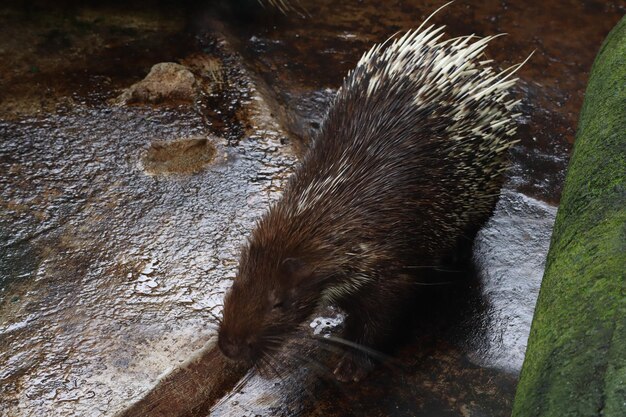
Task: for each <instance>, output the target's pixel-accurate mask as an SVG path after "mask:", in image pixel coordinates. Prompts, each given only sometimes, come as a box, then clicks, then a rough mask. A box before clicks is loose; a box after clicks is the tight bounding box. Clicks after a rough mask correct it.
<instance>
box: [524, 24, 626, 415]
mask: <svg viewBox="0 0 626 417" xmlns="http://www.w3.org/2000/svg"><path fill="white" fill-rule="evenodd" d="M513 416H514V417H531V416H542V417H543V416H555V417H556V416H558V417H566V416H576V417H585V416H604V417H624V416H626V17H625V18H623V19H622V20H621V21H620V22H619V23H618V24H617V26H616V27H615V28H614V29H613V30H612V31H611V33H610V34H609V35H608V37H607V39H606V40H605V41H604V44H603V45H602V47H601V49H600V52H599V53H598V56H597V57H596V60H595V62H594V64H593V67H592V70H591V75H590V79H589V85H588V87H587V91H586V95H585V101H584V104H583V109H582V113H581V116H580V122H579V127H578V133H577V135H576V142H575V145H574V152H573V155H572V159H571V162H570V166H569V171H568V173H567V177H566V180H565V187H564V189H563V195H562V199H561V205H560V207H559V211H558V214H557V219H556V224H555V227H554V234H553V237H552V243H551V246H550V251H549V253H548V260H547V264H546V272H545V275H544V279H543V283H542V285H541V291H540V294H539V300H538V302H537V308H536V311H535V317H534V320H533V325H532V328H531V333H530V339H529V343H528V350H527V353H526V359H525V362H524V366H523V368H522V374H521V379H520V382H519V385H518V389H517V395H516V398H515V403H514V410H513Z"/></svg>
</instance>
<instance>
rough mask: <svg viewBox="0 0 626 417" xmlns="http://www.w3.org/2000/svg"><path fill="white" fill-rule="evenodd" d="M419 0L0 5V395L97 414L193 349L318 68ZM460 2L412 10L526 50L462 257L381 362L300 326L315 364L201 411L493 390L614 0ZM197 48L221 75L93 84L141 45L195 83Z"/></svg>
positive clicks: (0, 410)
mask: <svg viewBox="0 0 626 417" xmlns="http://www.w3.org/2000/svg"><path fill="white" fill-rule="evenodd" d="M427 3H428V4H422V2H417V1H409V2H401V3H399V4H398V6H397V8H396V7H395V6H394V7H389V9H388V10H381V9H380V7H377V5H378V4H379V3H378V2H373V1H363V2H358V3H354V4H353V3H351V2H340V4H335V3H334V2H330V1H318V2H307V3H306V4H305V6H306V7H307V10H308V11H309V13H310V15H311V16H310V17H309V18H307V19H301V18H296V17H285V16H282V15H280V14H276V15H272V14H271V13H270V14H263V15H257V17H256V18H254V17H250V16H248V17H246V18H244V17H241V15H238V17H237V18H235V17H233V16H232V15H230V14H227V13H226V14H222V15H221V16H223V17H221V18H217V16H218V14H217V13H216V12H215V11H212V9H209V8H207V6H206V5H203V4H202V3H199V4H198V5H195V6H193V7H194V8H193V9H191V10H186V11H185V10H180V9H176V8H175V6H171V5H169V6H168V5H167V4H161V5H158V6H157V4H156V3H153V2H140V3H137V4H130V5H122V4H117V5H115V6H111V7H90V6H78V5H76V4H74V3H72V2H68V3H67V5H66V7H59V8H57V9H54V10H46V9H45V7H43V6H41V4H39V6H38V7H34V9H33V10H30V11H26V10H25V6H24V7H21V8H20V7H17V6H15V5H13V6H11V4H8V5H7V6H2V8H1V10H0V27H1V28H2V29H0V31H2V35H3V36H2V37H1V38H0V39H1V40H0V54H1V55H0V56H1V57H2V58H3V59H2V60H0V61H1V62H0V74H1V78H0V98H1V100H0V119H1V120H0V226H1V227H0V247H1V249H0V399H1V401H0V414H2V415H5V414H6V415H10V416H30V415H33V416H34V415H36V416H39V415H58V416H70V415H94V416H99V415H113V413H114V412H115V411H117V410H120V409H122V408H124V407H125V406H127V405H128V404H130V403H131V402H132V401H134V400H135V399H137V398H138V397H139V396H140V395H141V394H142V393H145V392H146V391H149V390H150V389H151V387H152V386H153V385H154V384H155V382H156V381H157V378H158V377H159V376H162V375H165V374H167V373H168V372H169V371H171V370H172V369H174V368H175V367H176V366H177V365H178V364H179V363H181V362H182V361H184V360H185V359H186V358H188V357H189V355H190V354H191V353H192V352H194V351H196V350H197V349H200V348H201V347H202V346H203V345H204V344H205V342H206V341H207V340H209V339H210V338H211V336H212V335H214V324H215V320H214V315H215V314H219V309H220V303H221V299H222V295H223V292H224V290H225V289H226V288H227V287H228V285H229V284H230V279H231V278H232V277H233V276H234V273H235V268H236V258H237V251H238V247H239V245H240V243H241V242H242V241H243V240H244V239H245V236H246V235H247V233H248V231H249V230H250V228H251V227H252V226H253V223H254V221H255V219H256V218H257V216H258V215H259V214H260V213H262V212H263V210H264V209H265V208H266V207H267V206H268V205H269V203H270V202H271V201H273V200H274V199H275V198H277V196H278V195H279V192H280V188H281V185H282V184H283V183H284V180H285V178H286V177H287V176H288V174H289V172H290V170H291V168H292V166H293V163H294V161H295V159H296V157H295V154H297V153H298V152H300V151H301V149H302V146H303V143H305V142H306V137H307V134H308V133H309V132H310V130H314V129H315V128H316V127H318V126H319V123H320V121H321V119H322V116H323V113H324V110H325V108H326V106H327V105H328V103H329V101H330V100H331V98H332V96H333V94H334V91H336V88H337V87H338V85H339V82H340V81H341V78H342V77H343V76H344V74H345V73H346V72H347V71H348V70H349V69H350V68H351V67H353V66H354V64H355V62H356V60H357V59H358V57H359V56H360V54H361V53H362V52H363V51H364V50H366V49H367V48H368V47H369V46H370V45H371V44H372V43H374V42H378V41H381V40H383V39H385V38H386V37H387V36H388V35H391V34H392V33H394V32H396V31H398V30H403V29H405V28H409V27H411V26H415V22H416V21H417V22H419V21H421V20H422V19H423V18H424V17H426V16H427V15H428V14H429V13H430V11H432V10H434V9H435V8H436V7H435V2H427ZM431 3H432V4H431ZM470 3H471V4H469V3H468V4H467V5H466V4H464V5H458V6H457V5H454V7H450V8H449V10H447V11H445V13H443V14H441V15H438V16H436V17H435V21H436V22H439V23H441V22H446V23H447V24H448V26H449V31H448V32H449V34H450V35H460V34H466V33H471V32H476V33H478V34H492V33H497V32H501V31H506V32H509V36H508V37H505V38H502V39H499V40H498V41H497V43H496V42H495V41H494V45H493V47H490V48H489V51H490V52H489V53H490V54H493V56H492V57H493V58H494V59H495V60H496V61H497V62H499V63H501V64H502V65H503V66H508V65H511V64H513V63H515V62H519V61H520V60H521V59H523V58H525V57H526V56H527V55H528V54H529V53H530V52H531V51H532V50H533V49H536V50H537V52H536V54H535V57H534V58H533V59H532V60H531V61H530V62H529V63H528V64H527V66H526V67H524V69H523V70H522V71H520V78H521V80H520V83H519V86H518V88H517V91H516V93H517V94H518V95H519V96H520V97H521V98H522V114H523V115H522V116H521V117H520V119H519V123H520V129H519V136H520V139H521V143H520V144H519V145H518V146H517V147H516V148H515V149H514V151H513V162H514V164H513V168H512V170H511V172H510V176H509V179H508V181H507V185H506V190H505V192H504V193H503V198H502V199H501V201H500V203H499V205H498V208H497V210H496V212H495V214H494V217H493V218H492V219H491V220H490V221H489V223H488V224H487V225H486V227H485V228H484V229H483V230H482V231H481V233H480V234H479V237H478V239H477V244H476V248H475V259H476V262H475V264H476V265H475V271H474V272H473V273H469V274H468V275H469V276H468V279H467V280H466V281H465V283H462V284H458V285H454V286H452V287H451V288H437V289H435V290H434V291H433V292H431V293H428V295H429V296H430V300H429V301H427V302H424V305H423V306H422V308H421V309H420V308H417V309H416V311H415V314H414V316H415V317H412V318H411V320H410V321H409V322H407V323H410V324H407V334H408V341H407V342H406V343H405V344H404V345H402V347H401V348H400V349H399V351H398V352H397V353H396V360H397V361H398V363H399V364H401V365H400V366H395V365H393V366H392V365H389V366H386V365H383V366H380V367H379V368H377V370H376V371H374V373H373V374H372V376H371V377H370V378H368V379H367V380H366V381H365V382H364V383H362V384H359V385H358V386H351V387H345V386H338V385H337V384H335V383H334V382H332V379H331V378H329V375H328V369H327V367H330V366H332V361H333V358H332V355H329V354H328V353H325V351H324V350H323V349H321V347H320V346H318V345H313V346H312V347H311V348H310V349H311V350H310V351H304V353H303V354H304V355H305V356H306V355H318V356H314V357H315V358H317V359H319V362H321V364H320V363H317V362H311V361H309V362H308V365H307V366H302V364H301V363H299V362H298V361H297V360H294V361H292V362H291V363H287V364H286V365H285V366H286V371H285V375H288V376H286V377H285V378H283V379H281V380H272V379H271V378H270V379H269V380H268V379H267V378H265V379H264V378H261V377H259V376H255V377H253V378H252V379H251V380H250V381H249V382H248V384H247V385H245V386H243V387H240V389H238V390H237V391H236V392H233V393H231V394H229V395H228V396H227V397H225V398H224V400H223V401H221V402H220V403H219V404H218V405H216V406H215V407H214V409H213V411H212V415H232V414H233V413H240V414H243V415H268V416H269V415H290V416H291V415H302V416H315V415H326V416H329V415H350V413H351V414H353V415H363V410H367V413H368V415H373V416H375V415H381V416H382V415H394V416H401V415H423V416H430V415H434V416H435V415H436V416H444V415H445V416H447V415H450V416H459V415H490V416H498V415H503V416H504V415H508V414H509V413H510V406H511V400H512V397H513V394H514V388H515V383H516V379H517V373H518V372H519V369H520V366H521V362H522V359H523V353H524V350H525V345H526V338H527V335H528V330H529V327H530V320H531V318H532V311H533V307H534V302H535V299H536V295H537V291H538V288H539V284H540V279H541V275H542V271H543V261H544V259H545V254H546V252H547V248H548V244H549V238H550V232H551V226H552V222H553V220H554V215H555V211H556V209H555V208H554V207H553V206H551V205H549V204H547V203H550V204H554V203H555V202H558V199H559V194H560V189H561V186H562V181H563V178H564V172H565V166H566V163H567V160H568V153H569V149H570V144H571V143H572V142H573V134H574V131H575V124H576V118H577V113H578V109H579V107H580V103H581V99H582V93H583V89H584V85H585V82H586V77H587V72H588V70H589V68H590V64H591V60H592V59H593V56H594V55H595V51H596V50H597V48H598V47H599V44H600V42H601V40H602V38H603V36H604V35H605V34H606V33H607V32H608V30H609V29H610V27H611V26H612V24H613V23H614V22H616V21H617V19H618V18H619V17H620V16H621V14H623V12H624V10H623V8H621V9H620V7H618V6H617V3H610V2H609V3H603V4H599V3H597V4H596V3H595V2H590V1H585V2H572V3H571V4H569V3H567V2H564V3H563V4H561V5H558V6H557V5H546V4H543V3H540V2H524V3H523V5H520V3H517V2H495V1H494V2H491V1H487V2H470ZM33 4H38V3H37V2H34V3H33ZM259 16H262V17H259ZM211 28H213V30H215V28H219V29H220V33H221V35H215V34H212V33H211V30H212V29H211ZM564 34H568V35H567V36H566V35H564ZM222 37H223V39H222ZM231 51H238V52H239V53H240V54H241V57H240V56H239V55H237V53H233V52H231ZM202 57H204V58H207V57H208V58H211V59H217V60H219V61H220V62H221V63H222V65H223V67H224V68H225V74H224V76H225V77H226V80H227V82H226V85H225V86H223V87H221V89H218V90H209V89H205V90H203V91H204V92H203V94H202V95H201V96H199V97H198V98H197V100H196V101H195V102H194V103H192V104H191V105H178V104H176V103H163V104H162V105H157V106H118V105H115V104H113V103H112V102H110V101H109V100H110V99H112V98H114V97H116V96H117V95H118V94H120V92H121V88H124V87H127V86H129V85H131V84H132V83H134V82H136V81H139V80H140V79H141V78H142V77H143V76H145V74H147V72H148V71H149V69H150V67H151V66H152V65H153V64H156V63H158V62H162V61H178V62H182V63H184V64H185V65H188V66H189V67H190V68H191V67H193V68H196V75H197V76H198V77H199V78H198V79H200V80H202V82H203V83H208V82H209V81H208V79H209V78H208V75H207V74H206V73H202V71H199V70H197V68H200V67H201V63H202V62H204V61H202V59H203V58H202ZM203 77H204V78H203ZM279 122H280V123H282V124H283V125H284V126H285V127H286V128H287V130H288V131H289V132H290V133H291V134H292V135H295V136H300V138H299V139H298V138H296V139H292V138H293V137H294V136H289V135H287V134H286V133H284V132H283V131H282V129H281V127H280V126H279V124H278V123H279ZM198 137H200V138H203V140H207V141H208V142H209V143H211V144H213V145H214V147H215V155H214V156H213V159H212V160H211V162H208V164H207V165H206V167H205V168H203V169H199V170H198V172H195V170H194V171H193V172H195V173H187V174H167V173H165V174H164V173H162V172H163V171H159V170H158V169H157V170H154V169H148V171H146V170H145V169H144V168H145V166H144V165H145V158H146V155H147V153H148V152H149V149H151V147H152V145H153V144H154V143H161V142H165V143H172V142H174V141H181V140H186V139H189V138H198ZM292 145H293V146H292ZM142 161H143V162H142ZM204 162H206V161H204ZM546 202H547V203H546ZM326 313H328V314H330V315H331V316H333V317H334V315H336V313H334V312H332V311H331V312H326ZM316 349H317V350H316ZM320 349H321V350H320ZM178 411H179V410H176V409H172V410H171V413H170V415H177V412H178ZM201 414H202V413H199V414H197V415H201ZM204 414H206V409H205V410H204Z"/></svg>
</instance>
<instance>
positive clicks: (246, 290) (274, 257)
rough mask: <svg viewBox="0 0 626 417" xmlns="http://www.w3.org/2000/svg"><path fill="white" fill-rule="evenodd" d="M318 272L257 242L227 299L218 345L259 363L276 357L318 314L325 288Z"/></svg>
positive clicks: (228, 352)
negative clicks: (272, 356)
mask: <svg viewBox="0 0 626 417" xmlns="http://www.w3.org/2000/svg"><path fill="white" fill-rule="evenodd" d="M314 275H315V274H314V270H313V268H311V267H310V266H309V264H308V263H307V262H305V261H303V260H302V259H301V258H297V257H285V256H282V255H280V254H279V253H273V252H272V251H270V250H267V248H263V247H260V246H259V245H255V244H254V243H251V244H250V245H248V247H247V248H246V249H245V250H244V251H243V254H242V257H241V261H240V264H239V271H238V274H237V276H236V278H235V280H234V282H233V286H232V287H231V289H230V291H229V292H228V293H227V294H226V297H225V299H224V314H223V319H222V322H221V324H220V329H219V334H218V346H219V348H220V350H221V351H222V352H223V353H224V355H225V356H227V357H229V358H231V359H234V360H240V361H246V362H251V363H259V362H263V361H265V360H267V358H268V356H271V355H272V354H273V353H275V352H276V351H277V350H278V349H279V348H280V347H281V345H282V344H283V342H284V341H285V338H286V337H287V336H288V335H289V334H290V333H292V332H293V331H294V330H296V328H297V327H298V325H299V324H301V323H302V322H303V321H304V320H305V319H307V318H308V317H309V316H310V315H311V314H312V313H313V311H314V309H315V307H316V305H317V303H318V301H319V299H320V292H321V291H320V289H319V288H318V285H317V284H316V280H315V277H314Z"/></svg>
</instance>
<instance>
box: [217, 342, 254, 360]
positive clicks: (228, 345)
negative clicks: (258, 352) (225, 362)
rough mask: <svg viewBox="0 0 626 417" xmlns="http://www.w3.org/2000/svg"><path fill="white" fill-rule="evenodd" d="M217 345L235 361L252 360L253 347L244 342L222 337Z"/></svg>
mask: <svg viewBox="0 0 626 417" xmlns="http://www.w3.org/2000/svg"><path fill="white" fill-rule="evenodd" d="M217 345H218V346H219V348H220V350H221V351H222V353H223V354H224V355H225V356H226V357H228V358H230V359H233V360H236V361H241V360H245V361H247V360H250V353H251V347H250V346H249V344H247V343H245V342H243V341H237V340H233V339H231V338H229V337H227V336H220V337H219V339H218V341H217Z"/></svg>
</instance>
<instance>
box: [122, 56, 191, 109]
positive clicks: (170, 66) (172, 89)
mask: <svg viewBox="0 0 626 417" xmlns="http://www.w3.org/2000/svg"><path fill="white" fill-rule="evenodd" d="M198 94H199V92H198V87H197V85H196V78H195V77H194V76H193V73H192V72H191V71H189V70H188V69H187V68H185V67H184V66H182V65H180V64H177V63H175V62H162V63H160V64H156V65H154V66H153V67H152V68H151V69H150V72H149V73H148V75H147V76H146V78H144V79H143V80H141V81H139V82H138V83H136V84H133V85H132V86H130V87H129V88H128V89H126V90H125V91H124V92H123V93H122V94H121V95H120V96H119V97H117V99H116V100H115V101H116V102H118V103H120V104H136V103H144V104H159V103H162V102H164V101H167V102H170V103H171V102H176V101H182V102H187V103H193V102H194V101H195V98H196V96H197V95H198Z"/></svg>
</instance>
